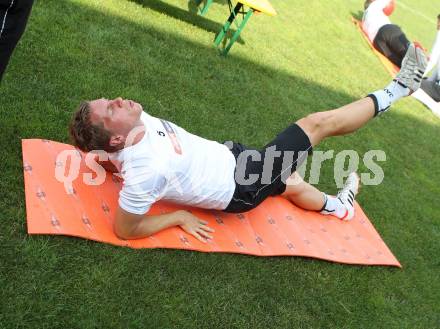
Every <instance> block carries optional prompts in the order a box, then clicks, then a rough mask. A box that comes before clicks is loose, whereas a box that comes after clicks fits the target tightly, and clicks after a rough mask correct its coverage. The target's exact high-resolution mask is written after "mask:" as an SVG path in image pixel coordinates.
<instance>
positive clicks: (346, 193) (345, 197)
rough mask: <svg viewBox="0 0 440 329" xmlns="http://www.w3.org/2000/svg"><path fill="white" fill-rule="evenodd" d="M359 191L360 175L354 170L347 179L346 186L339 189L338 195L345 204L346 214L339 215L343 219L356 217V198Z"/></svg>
mask: <svg viewBox="0 0 440 329" xmlns="http://www.w3.org/2000/svg"><path fill="white" fill-rule="evenodd" d="M358 192H359V175H358V174H357V173H356V172H352V173H351V174H350V175H348V177H347V180H346V181H345V184H344V187H343V188H342V189H341V190H340V191H339V193H338V195H337V196H336V197H337V198H338V199H339V200H340V201H341V202H342V204H343V205H344V206H345V209H346V211H345V214H344V215H343V216H341V217H339V216H337V217H339V218H340V219H341V220H346V221H348V220H351V219H353V217H354V199H355V197H356V195H357V194H358Z"/></svg>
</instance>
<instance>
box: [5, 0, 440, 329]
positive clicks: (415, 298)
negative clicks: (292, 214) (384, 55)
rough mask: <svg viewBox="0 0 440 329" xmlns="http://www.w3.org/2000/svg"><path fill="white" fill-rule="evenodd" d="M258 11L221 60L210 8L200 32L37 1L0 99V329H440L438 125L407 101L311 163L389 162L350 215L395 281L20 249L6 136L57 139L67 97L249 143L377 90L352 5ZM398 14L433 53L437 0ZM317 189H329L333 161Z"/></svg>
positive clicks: (17, 161) (378, 69)
mask: <svg viewBox="0 0 440 329" xmlns="http://www.w3.org/2000/svg"><path fill="white" fill-rule="evenodd" d="M272 2H273V5H274V7H275V8H276V9H277V11H278V13H279V15H278V16H277V17H275V18H272V17H267V16H264V15H259V16H256V17H252V18H251V20H250V21H249V23H248V26H247V27H246V28H245V30H244V31H243V33H242V36H241V39H240V40H239V41H240V42H239V43H236V44H235V45H234V47H233V48H232V50H231V52H230V54H229V56H228V57H226V58H225V57H222V56H219V55H218V53H217V51H216V49H215V48H214V47H213V39H214V37H215V33H216V31H217V30H219V29H220V27H221V25H222V24H223V22H224V20H225V19H226V16H227V5H226V3H225V1H216V2H215V3H214V4H213V6H212V7H211V9H210V11H208V14H207V15H206V17H198V16H196V15H194V14H192V13H190V12H189V11H188V4H187V2H186V1H183V0H166V1H165V0H164V1H163V2H162V1H158V0H136V1H129V0H93V1H92V0H71V1H67V0H39V1H38V0H37V1H36V4H35V6H34V9H33V12H32V15H31V18H30V21H29V24H28V28H27V31H26V33H25V34H24V36H23V38H22V40H21V42H20V44H19V46H18V48H17V49H16V51H15V53H14V56H13V58H12V60H11V62H10V65H9V68H8V70H7V74H6V75H5V76H4V79H3V81H2V85H1V89H0V99H1V105H0V117H1V120H0V125H1V132H2V138H1V140H0V147H1V150H2V152H1V155H0V156H1V161H0V169H1V179H0V189H1V191H2V198H1V199H0V208H1V212H0V223H1V229H0V243H1V246H2V252H1V254H0V292H1V294H0V297H1V298H0V327H1V328H98V327H99V328H172V327H176V328H177V327H178V328H197V327H199V328H268V327H269V328H296V327H301V328H438V327H440V312H439V310H440V294H439V292H440V281H439V277H440V257H439V256H440V247H439V246H440V244H439V241H440V222H439V217H440V216H439V214H440V211H439V208H438V200H437V199H438V196H439V195H440V187H439V184H438V183H439V177H440V166H439V165H438V162H439V160H440V158H439V154H440V143H439V131H440V130H439V129H440V121H439V120H438V119H437V118H435V117H434V116H433V115H432V114H431V112H429V111H428V110H427V109H425V108H424V107H423V106H422V105H421V104H419V103H417V102H416V101H415V100H413V99H406V100H403V101H401V102H400V103H398V104H397V105H395V106H394V107H393V109H392V110H391V111H390V112H389V113H387V114H386V115H384V116H382V117H381V118H378V119H376V120H374V121H373V122H372V123H370V124H369V125H368V126H367V127H365V128H363V129H362V130H361V131H359V132H358V133H356V134H355V135H353V136H347V137H342V138H334V139H330V140H328V141H325V142H324V143H323V144H322V145H320V146H319V148H318V149H319V150H327V149H333V150H335V152H336V153H337V152H339V151H341V150H345V149H354V150H356V151H358V152H359V154H360V155H363V154H364V153H365V152H366V151H368V150H370V149H381V150H384V151H385V152H386V154H387V161H386V162H385V163H383V169H384V172H385V179H384V182H383V183H382V184H381V185H379V186H364V187H363V189H362V193H361V194H360V195H359V198H358V200H359V202H360V204H361V205H362V207H363V209H364V210H365V212H366V213H367V215H368V216H369V218H370V219H371V220H372V222H373V223H374V225H375V227H376V228H377V230H378V231H379V232H380V234H381V236H382V237H383V239H384V240H385V242H386V243H387V245H388V246H389V247H390V249H391V250H392V251H393V253H394V254H395V255H396V257H397V258H398V259H399V260H400V262H401V263H402V265H403V269H395V268H387V267H361V266H347V265H340V264H334V263H328V262H325V261H319V260H313V259H304V258H296V257H272V258H258V257H250V256H244V255H229V254H204V253H197V252H188V251H178V250H177V251H176V250H131V249H128V248H120V247H113V246H110V245H104V244H99V243H95V242H91V241H86V240H81V239H75V238H70V237H61V236H60V237H58V236H28V235H27V233H26V222H25V216H26V213H25V202H24V189H23V176H22V163H21V146H20V139H21V138H36V137H42V138H47V139H52V140H57V141H64V142H67V141H68V134H67V129H66V127H67V124H68V121H69V118H70V117H71V114H72V111H73V110H74V108H75V107H76V106H77V105H78V104H79V102H80V100H82V99H93V98H96V97H101V96H104V97H116V96H119V95H120V96H123V97H127V98H132V99H135V100H138V101H140V102H141V103H142V104H144V108H145V109H147V111H148V112H150V113H151V114H153V115H155V116H160V117H164V118H167V119H168V120H170V121H173V122H175V123H177V124H179V125H180V126H183V127H184V128H186V129H188V130H190V131H192V132H194V133H197V134H200V135H202V136H205V137H207V138H211V139H215V140H220V141H221V140H225V139H233V140H238V141H241V142H243V143H245V144H249V145H255V146H261V145H263V144H264V143H265V142H267V141H268V140H270V139H271V138H272V137H273V136H274V135H275V134H276V133H277V132H278V131H279V130H280V129H282V128H284V127H285V126H286V125H287V124H288V123H289V122H292V121H295V120H296V119H299V118H301V117H302V116H304V115H306V114H308V113H312V112H315V111H318V110H324V109H331V108H333V107H337V106H340V105H343V104H345V103H349V102H351V101H353V100H355V99H357V98H359V97H362V96H364V95H365V94H367V93H368V92H371V91H373V90H375V89H378V88H380V87H382V86H384V85H385V84H386V83H387V82H388V80H389V76H388V74H387V73H386V71H385V70H384V68H383V67H382V66H381V64H380V62H379V61H378V59H377V58H376V57H375V56H374V55H373V54H372V52H371V51H370V50H369V48H368V46H367V45H366V44H365V42H364V41H363V40H362V38H361V37H360V35H359V33H358V31H357V30H356V29H355V28H354V27H353V25H352V23H351V21H350V15H351V14H355V13H357V12H358V10H359V9H360V8H361V7H362V4H363V1H354V0H350V1H348V0H334V1H306V0H296V1H281V0H273V1H272ZM402 2H403V3H404V4H405V5H406V7H403V6H399V5H398V6H397V9H396V12H395V15H393V16H392V19H393V20H394V21H395V22H396V23H399V24H400V25H402V26H403V28H404V30H406V31H407V33H408V36H409V37H410V38H411V39H417V40H419V41H421V42H422V43H423V44H424V45H425V46H427V47H430V46H431V44H432V42H433V40H434V36H435V26H434V24H433V23H432V22H429V21H427V20H426V19H425V18H424V17H423V16H426V17H432V21H433V22H434V21H435V16H436V15H437V14H438V12H437V11H436V10H438V8H437V7H436V6H434V1H431V0H420V1H417V6H416V5H415V4H413V3H412V2H410V1H408V0H406V1H402ZM407 8H411V9H412V10H413V11H411V10H408V9H407ZM414 10H415V11H416V12H417V13H418V14H416V13H415V12H414ZM361 170H365V168H363V167H362V168H361ZM319 187H320V188H322V189H324V190H326V191H329V192H332V193H334V192H335V191H336V188H335V182H334V180H333V162H332V161H327V162H325V163H324V166H323V169H322V176H321V180H320V184H319Z"/></svg>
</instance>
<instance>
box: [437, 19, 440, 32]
mask: <svg viewBox="0 0 440 329" xmlns="http://www.w3.org/2000/svg"><path fill="white" fill-rule="evenodd" d="M437 30H439V31H440V18H439V19H437Z"/></svg>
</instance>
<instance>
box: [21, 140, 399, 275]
mask: <svg viewBox="0 0 440 329" xmlns="http://www.w3.org/2000/svg"><path fill="white" fill-rule="evenodd" d="M22 147H23V167H24V178H25V179H24V181H25V191H26V210H27V224H28V233H29V234H64V235H72V236H76V237H81V238H85V239H91V240H95V241H100V242H105V243H111V244H114V245H119V246H128V247H132V248H175V249H189V250H198V251H204V252H230V253H242V254H250V255H256V256H306V257H315V258H320V259H325V260H329V261H333V262H340V263H347V264H365V265H392V266H398V267H401V266H400V263H399V262H398V261H397V259H396V258H395V257H394V256H393V254H392V253H391V252H390V250H389V249H388V248H387V246H386V245H385V243H384V242H383V241H382V239H381V238H380V236H379V234H378V233H377V232H376V230H375V229H374V227H373V225H372V224H371V223H370V221H369V220H368V218H367V217H366V216H365V214H364V213H363V211H362V209H361V208H360V207H359V205H357V204H356V216H355V218H354V219H353V220H352V221H350V222H342V221H340V220H339V219H336V218H333V217H330V216H322V215H320V214H318V213H316V212H311V211H305V210H302V209H300V208H297V207H295V206H294V205H292V204H291V203H290V202H288V201H287V200H285V199H283V198H282V197H275V198H273V197H271V198H269V199H268V200H266V201H265V202H263V204H262V205H260V206H259V207H257V208H256V209H254V210H252V211H250V212H247V213H243V214H227V213H223V212H221V211H207V210H201V209H195V208H185V209H188V210H190V211H192V212H193V214H194V215H196V216H198V217H200V218H203V219H204V220H206V221H208V222H209V225H210V226H211V227H212V228H214V229H215V233H214V239H213V240H212V241H210V242H208V243H206V244H204V243H201V242H199V241H198V240H196V239H195V238H193V237H192V236H190V235H188V234H186V233H185V232H184V231H183V230H182V229H180V228H179V227H174V228H170V229H167V230H164V231H162V232H159V233H157V234H155V235H153V236H151V237H148V238H144V239H140V240H131V241H125V240H121V239H118V238H117V237H116V236H115V234H114V233H113V231H112V224H113V215H114V212H115V209H116V207H117V200H118V192H119V190H120V188H121V184H122V182H121V180H120V179H119V178H118V177H117V176H115V175H111V174H110V173H106V174H104V177H105V181H104V183H103V184H101V185H97V186H91V185H90V184H85V183H84V182H90V181H91V180H90V178H95V179H96V176H97V175H96V174H95V172H94V171H93V170H91V169H89V168H88V166H86V165H85V161H84V159H85V156H84V155H85V154H83V153H80V152H78V151H75V149H74V148H73V147H72V146H70V145H67V144H61V143H57V142H52V141H48V140H41V139H24V140H23V141H22ZM66 150H70V155H68V156H63V154H64V155H66ZM63 151H64V153H62V152H63ZM75 171H77V172H79V175H78V176H77V178H76V179H75V180H73V181H72V179H73V178H74V177H75V176H76V175H71V173H74V172H75ZM56 173H57V175H56ZM90 173H93V176H87V174H90ZM60 175H62V177H70V181H71V184H72V185H71V188H70V187H69V184H64V183H63V179H60ZM56 177H58V180H57V178H56ZM62 177H61V178H62ZM175 209H182V207H178V206H175V205H172V204H169V203H165V202H159V203H157V204H155V205H154V206H153V208H152V210H151V213H153V214H158V213H166V212H170V211H173V210H175Z"/></svg>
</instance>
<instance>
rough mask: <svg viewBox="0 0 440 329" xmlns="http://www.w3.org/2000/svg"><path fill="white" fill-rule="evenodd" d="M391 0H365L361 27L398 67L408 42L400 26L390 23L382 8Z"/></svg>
mask: <svg viewBox="0 0 440 329" xmlns="http://www.w3.org/2000/svg"><path fill="white" fill-rule="evenodd" d="M391 1H393V0H366V1H365V4H364V8H365V12H364V16H363V17H362V28H363V30H364V31H365V33H366V34H367V36H368V39H370V42H371V43H372V44H373V45H374V48H376V49H377V50H378V51H379V52H380V53H382V54H383V55H384V56H385V57H387V58H388V59H389V60H390V61H391V62H392V63H393V64H394V65H396V66H398V67H399V68H400V66H401V64H402V60H403V57H404V56H405V54H406V51H407V50H408V47H409V45H410V42H409V41H408V39H407V38H406V35H405V33H403V32H402V30H401V28H400V27H399V26H397V25H395V24H392V23H391V21H390V19H389V18H388V16H387V15H386V14H385V12H384V9H385V8H386V7H387V6H389V5H390V3H391Z"/></svg>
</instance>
